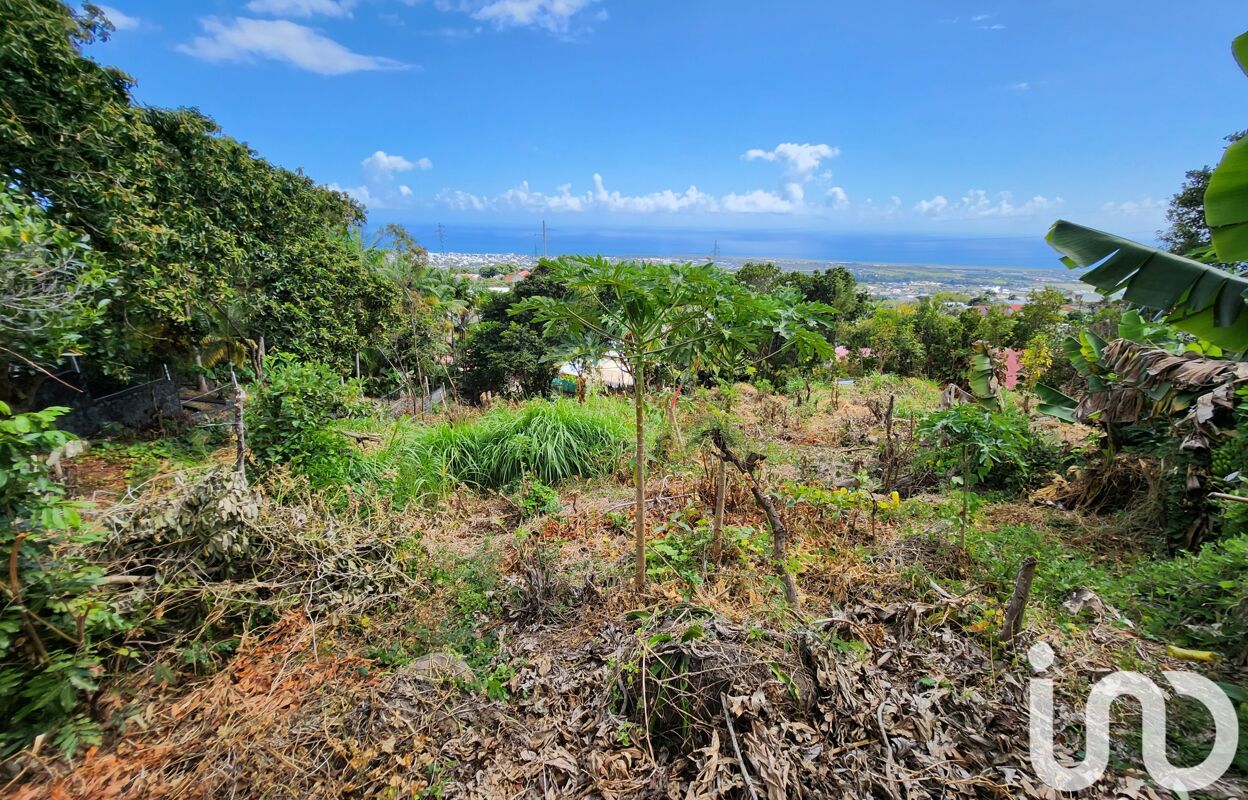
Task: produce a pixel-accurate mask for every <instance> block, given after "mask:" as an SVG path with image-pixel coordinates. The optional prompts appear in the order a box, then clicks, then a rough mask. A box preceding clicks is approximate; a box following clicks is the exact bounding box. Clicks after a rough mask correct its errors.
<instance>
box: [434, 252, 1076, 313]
mask: <svg viewBox="0 0 1248 800" xmlns="http://www.w3.org/2000/svg"><path fill="white" fill-rule="evenodd" d="M539 260H540V259H539V258H538V257H536V256H532V255H523V254H520V253H434V252H431V253H429V261H430V263H431V264H433V265H434V266H437V267H441V268H444V269H448V270H451V271H456V272H460V273H462V274H464V275H468V276H478V277H479V278H482V279H486V280H489V281H490V282H491V284H492V287H491V288H494V289H496V290H499V291H505V290H506V287H507V286H508V285H509V284H511V283H514V282H515V281H516V280H522V279H523V278H524V277H526V276H527V274H528V270H531V269H532V268H533V267H534V266H536V264H537V262H538V261H539ZM641 260H644V261H705V260H709V259H707V257H706V256H687V257H680V256H665V257H654V258H643V259H641ZM714 262H715V263H716V264H717V265H719V266H721V267H723V268H725V269H730V270H735V269H738V268H740V267H741V266H743V265H744V264H746V263H750V262H770V263H773V264H775V265H776V266H778V267H780V268H781V269H783V270H787V271H796V272H812V271H815V270H823V269H829V268H832V267H845V268H846V269H848V270H849V271H850V272H852V273H853V274H854V277H855V278H857V279H858V281H859V283H861V284H862V285H863V286H864V287H865V288H866V289H867V290H868V291H869V292H870V293H871V295H872V296H873V297H875V298H876V299H883V300H896V301H898V302H904V301H907V300H916V299H918V298H920V297H930V296H932V295H935V294H938V293H941V292H953V293H956V294H959V295H965V296H967V297H969V298H978V299H979V302H983V303H986V304H988V305H992V304H996V303H1013V302H1021V301H1023V300H1025V299H1026V298H1027V296H1028V295H1029V294H1030V293H1031V292H1033V291H1035V290H1037V289H1040V288H1042V287H1045V286H1052V287H1054V288H1057V289H1061V290H1062V291H1064V292H1066V293H1067V294H1069V295H1071V296H1073V297H1076V298H1078V297H1081V296H1082V295H1084V294H1090V295H1092V296H1093V297H1095V296H1096V295H1095V293H1091V292H1089V291H1088V286H1087V285H1085V284H1080V283H1079V281H1078V280H1077V276H1076V274H1075V273H1073V272H1067V271H1065V270H1062V269H1056V268H1055V269H1037V268H1027V267H981V266H942V265H932V264H877V263H869V262H856V261H822V260H819V261H816V260H805V259H785V258H776V259H765V258H737V257H726V256H720V257H718V258H716V259H714Z"/></svg>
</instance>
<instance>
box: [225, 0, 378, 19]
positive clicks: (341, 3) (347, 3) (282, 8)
mask: <svg viewBox="0 0 1248 800" xmlns="http://www.w3.org/2000/svg"><path fill="white" fill-rule="evenodd" d="M354 7H355V0H251V2H249V3H248V4H247V6H246V8H247V10H248V11H251V12H253V13H255V14H272V15H273V16H275V17H315V16H318V15H319V16H324V17H350V16H351V9H353V8H354Z"/></svg>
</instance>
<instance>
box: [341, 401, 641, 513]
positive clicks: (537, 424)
mask: <svg viewBox="0 0 1248 800" xmlns="http://www.w3.org/2000/svg"><path fill="white" fill-rule="evenodd" d="M628 414H629V409H628V406H627V405H625V404H623V403H621V402H618V401H616V400H611V399H608V398H591V400H590V401H589V402H587V403H584V404H581V403H577V402H575V401H572V400H554V401H549V400H533V401H530V402H528V403H525V404H523V405H520V406H518V407H500V408H496V409H494V410H492V411H489V412H487V413H486V414H485V415H484V416H482V417H479V418H477V419H475V420H471V421H465V422H455V423H450V422H444V423H441V424H438V425H433V426H429V427H420V426H417V425H415V424H413V423H411V422H410V421H407V420H399V421H397V422H396V423H394V425H393V426H392V427H391V428H390V430H388V431H386V432H384V433H381V435H382V437H383V441H382V445H381V447H380V448H378V449H377V450H375V451H374V452H372V453H370V454H369V455H368V456H367V457H366V458H365V459H362V460H361V461H360V463H359V464H358V465H357V469H356V474H355V475H354V476H353V482H356V483H364V482H368V483H372V484H375V485H377V486H378V488H381V489H383V490H384V491H387V492H389V493H390V494H392V496H393V498H394V502H395V503H396V504H398V505H401V506H402V505H407V504H408V503H412V502H427V501H429V500H432V499H435V498H437V497H440V496H443V495H445V494H446V493H447V492H448V491H450V490H451V489H452V488H453V487H454V486H457V485H465V486H469V487H471V488H475V489H503V488H506V487H511V486H515V485H517V484H519V483H520V482H522V481H523V480H525V479H530V478H531V479H534V480H538V481H541V482H542V483H545V484H548V485H552V486H553V485H555V484H557V483H559V482H560V481H563V480H566V479H568V478H573V477H579V478H594V477H599V476H602V475H607V474H610V473H611V472H613V471H614V470H615V469H616V468H617V467H618V466H619V465H620V461H621V459H622V458H623V457H624V456H625V454H626V453H627V451H628V449H629V440H630V437H631V435H632V425H631V423H630V422H629V418H628Z"/></svg>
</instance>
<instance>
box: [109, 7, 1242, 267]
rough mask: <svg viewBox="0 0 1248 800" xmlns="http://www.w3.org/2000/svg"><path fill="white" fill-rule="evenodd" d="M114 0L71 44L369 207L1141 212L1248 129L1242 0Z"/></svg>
mask: <svg viewBox="0 0 1248 800" xmlns="http://www.w3.org/2000/svg"><path fill="white" fill-rule="evenodd" d="M106 10H107V11H108V12H109V13H110V16H111V17H112V18H113V20H114V22H115V23H116V25H117V28H118V30H117V31H116V33H115V34H114V36H113V37H112V39H111V40H110V41H109V42H107V43H105V44H101V45H98V46H95V47H93V48H92V50H91V54H92V55H93V56H94V57H96V58H98V59H99V60H100V61H102V62H104V63H110V64H115V65H117V66H119V67H121V68H122V69H124V70H126V71H128V72H129V73H131V74H132V75H133V76H134V78H135V79H136V81H137V88H136V95H137V97H138V99H139V100H140V101H142V102H145V103H151V104H156V105H164V106H178V105H187V106H196V107H198V108H200V109H201V110H202V111H204V112H205V113H207V114H209V115H210V116H212V117H214V118H215V119H216V120H217V121H218V122H220V123H221V125H222V126H223V127H224V129H225V131H226V132H227V133H229V134H231V135H233V136H235V137H237V138H239V139H242V140H244V141H246V142H248V143H249V144H250V145H251V146H252V147H254V148H255V149H256V150H257V151H259V152H260V153H261V154H262V155H264V156H265V157H267V158H269V159H270V160H272V161H274V162H276V163H279V164H282V165H284V166H287V167H292V168H295V167H301V168H303V169H304V170H305V171H306V172H307V173H308V174H309V175H311V176H312V177H313V178H314V179H316V180H317V181H319V182H322V183H325V184H331V185H336V186H338V187H340V188H343V189H346V190H349V191H350V192H351V193H352V194H354V195H355V196H356V197H357V198H359V199H360V200H361V201H362V202H364V203H365V205H366V206H367V207H368V209H369V212H370V220H373V221H390V220H397V221H409V222H415V221H419V222H420V224H421V225H426V224H428V223H430V222H432V221H437V222H444V223H447V224H448V225H457V224H458V225H463V226H468V225H477V226H481V225H516V226H523V225H530V224H535V223H536V222H537V221H538V220H541V219H543V218H544V219H547V220H549V221H550V223H551V224H552V225H553V226H556V227H558V226H565V228H569V229H571V228H575V227H577V226H591V227H594V226H596V227H597V228H599V229H610V228H614V227H618V228H621V229H637V228H640V229H643V230H644V229H645V228H664V229H667V228H674V229H680V228H686V229H689V230H696V229H706V230H733V229H748V230H756V231H773V232H785V231H790V232H814V233H818V234H821V235H825V234H826V235H834V234H838V233H853V234H866V235H870V236H873V237H879V238H884V239H886V238H887V237H888V236H894V235H895V236H899V237H902V236H906V235H910V234H914V235H922V236H925V237H929V238H930V237H954V238H957V237H970V238H982V239H992V238H994V237H1029V236H1035V237H1040V236H1042V235H1043V233H1044V231H1045V230H1046V229H1047V226H1048V224H1049V223H1050V222H1051V221H1052V220H1053V219H1056V218H1058V217H1065V218H1068V219H1073V220H1076V221H1079V222H1083V223H1085V224H1090V225H1094V226H1098V227H1102V228H1106V229H1110V230H1113V231H1115V232H1120V233H1125V234H1131V235H1134V236H1137V237H1149V238H1151V235H1152V234H1153V232H1154V231H1156V230H1157V228H1158V227H1160V226H1161V225H1162V224H1163V219H1162V217H1163V211H1164V202H1165V200H1166V199H1167V198H1168V197H1169V195H1170V194H1171V193H1172V192H1174V191H1175V190H1176V189H1177V187H1178V185H1179V183H1180V182H1181V180H1182V177H1183V172H1184V170H1186V169H1189V168H1193V167H1198V166H1200V165H1202V164H1205V163H1212V162H1215V161H1216V159H1217V157H1218V155H1219V153H1220V148H1221V137H1222V136H1224V135H1226V134H1227V133H1230V132H1231V131H1234V130H1237V129H1239V128H1242V127H1248V120H1245V118H1244V115H1243V110H1244V109H1245V108H1248V103H1246V102H1245V101H1246V100H1248V79H1246V78H1245V77H1244V76H1243V74H1242V73H1240V72H1239V70H1238V69H1236V67H1235V65H1234V63H1233V61H1232V60H1231V57H1230V54H1229V45H1230V41H1231V39H1232V38H1233V37H1234V36H1235V35H1236V34H1238V33H1240V32H1242V31H1243V30H1245V29H1248V7H1245V4H1244V3H1243V2H1242V0H1191V2H1186V3H1181V2H1177V1H1176V0H1028V2H1022V0H1014V2H1009V3H1007V2H1000V1H999V0H998V1H997V2H991V1H989V2H961V1H960V0H896V1H895V2H889V1H888V0H880V1H878V2H871V3H862V2H852V3H851V2H834V1H833V0H812V1H809V2H807V1H804V0H781V1H780V2H753V1H751V2H738V1H735V0H678V2H659V0H627V1H625V0H596V1H595V0H200V1H199V2H195V3H186V2H167V0H111V1H110V2H109V3H108V4H107V6H106ZM418 233H420V231H419V230H418ZM421 238H422V239H424V240H426V243H428V242H427V240H428V238H429V235H428V234H424V235H422V236H421Z"/></svg>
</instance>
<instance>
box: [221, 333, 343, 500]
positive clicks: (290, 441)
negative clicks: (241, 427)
mask: <svg viewBox="0 0 1248 800" xmlns="http://www.w3.org/2000/svg"><path fill="white" fill-rule="evenodd" d="M358 398H359V392H358V388H357V386H356V384H355V383H354V382H351V381H349V382H347V383H345V384H344V383H343V382H342V379H341V378H340V377H339V376H338V374H337V373H336V372H334V371H333V370H332V369H330V368H329V367H328V366H326V365H324V364H320V363H317V362H315V361H309V362H300V361H297V360H296V359H295V358H294V357H293V356H290V355H285V354H283V355H278V356H275V357H273V358H272V359H271V360H270V362H269V368H268V379H267V381H266V382H265V383H262V384H259V385H256V386H255V389H254V396H252V397H251V398H250V399H249V400H248V401H247V403H246V405H245V408H246V415H247V420H246V421H247V441H248V444H249V445H250V448H251V455H252V458H253V459H254V460H255V462H256V464H257V465H258V466H259V467H260V468H261V469H262V470H263V469H265V468H267V467H269V466H272V465H276V464H289V465H291V466H292V467H293V468H295V469H296V470H298V471H300V472H303V473H304V474H307V475H309V476H312V477H313V478H314V479H315V482H318V483H328V482H332V481H333V480H335V479H340V478H341V477H342V476H343V474H344V472H345V466H344V462H346V461H348V460H349V459H350V457H351V454H352V451H351V446H350V443H349V442H348V441H347V439H346V438H345V437H343V436H341V435H340V434H338V433H336V432H335V431H334V430H333V428H332V427H331V426H330V423H331V421H332V420H333V418H334V417H338V416H344V415H346V414H349V413H350V412H351V411H352V409H353V407H354V403H355V402H358Z"/></svg>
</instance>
